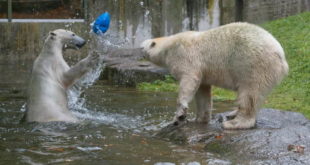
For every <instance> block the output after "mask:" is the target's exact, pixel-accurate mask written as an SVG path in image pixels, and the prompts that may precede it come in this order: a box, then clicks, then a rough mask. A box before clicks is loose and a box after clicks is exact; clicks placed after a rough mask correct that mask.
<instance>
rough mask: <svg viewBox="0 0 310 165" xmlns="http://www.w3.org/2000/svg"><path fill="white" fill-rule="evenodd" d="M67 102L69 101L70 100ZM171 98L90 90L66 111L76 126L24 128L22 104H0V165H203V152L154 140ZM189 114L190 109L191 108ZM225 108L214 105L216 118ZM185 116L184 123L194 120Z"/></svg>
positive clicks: (171, 108)
mask: <svg viewBox="0 0 310 165" xmlns="http://www.w3.org/2000/svg"><path fill="white" fill-rule="evenodd" d="M71 99H72V98H71ZM175 101H176V94H175V93H158V92H157V93H154V92H138V91H136V90H135V89H131V88H119V87H118V88H116V87H112V86H107V85H102V84H100V85H94V86H92V87H90V88H89V89H87V90H86V92H85V93H83V94H82V97H80V98H78V99H77V100H76V101H75V104H74V105H71V109H72V108H73V109H72V111H73V113H74V114H75V115H76V116H78V117H79V118H80V119H81V122H80V123H76V124H72V123H71V124H70V123H64V122H51V123H24V124H20V123H19V120H20V119H21V118H22V116H23V112H22V111H23V108H21V107H22V106H23V105H24V103H25V100H23V99H15V100H14V99H9V100H7V101H2V102H1V103H0V116H1V118H0V155H1V161H0V164H115V165H119V164H126V165H127V164H156V163H157V164H164V163H165V162H166V164H167V163H168V164H169V162H170V163H172V164H191V165H196V164H206V162H208V161H211V160H212V161H214V160H217V159H221V158H220V156H219V155H216V154H212V153H208V152H205V151H204V150H203V146H189V145H184V144H178V143H175V142H171V141H167V140H164V139H159V138H156V137H154V136H153V135H154V133H156V132H157V131H158V130H160V129H161V128H163V127H164V126H166V125H167V124H169V122H170V120H171V119H172V117H173V114H174V111H175ZM191 107H192V108H191V109H192V111H193V110H194V109H195V107H194V106H191ZM231 107H232V104H231V103H215V108H216V109H217V112H219V111H221V110H227V109H231ZM192 111H191V112H190V118H193V117H194V114H193V112H192Z"/></svg>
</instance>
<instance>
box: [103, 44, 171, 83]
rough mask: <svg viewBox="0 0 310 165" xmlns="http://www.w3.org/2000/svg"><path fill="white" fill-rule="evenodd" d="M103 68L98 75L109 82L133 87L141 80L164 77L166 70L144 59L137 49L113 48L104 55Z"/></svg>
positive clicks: (146, 80) (150, 80) (147, 80)
mask: <svg viewBox="0 0 310 165" xmlns="http://www.w3.org/2000/svg"><path fill="white" fill-rule="evenodd" d="M104 63H105V66H106V67H105V70H104V71H103V72H102V75H101V77H100V79H101V80H107V81H108V82H109V83H111V84H115V85H123V86H130V87H135V86H136V85H137V84H138V83H141V82H152V81H154V80H158V79H161V80H162V79H164V77H165V75H167V74H168V71H167V70H166V69H164V68H161V67H159V66H156V65H154V64H152V63H151V62H148V61H144V60H143V57H142V53H141V52H140V50H139V49H122V50H115V51H113V52H111V53H109V54H108V55H107V56H104Z"/></svg>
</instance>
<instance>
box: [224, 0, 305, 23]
mask: <svg viewBox="0 0 310 165" xmlns="http://www.w3.org/2000/svg"><path fill="white" fill-rule="evenodd" d="M220 7H221V24H227V23H230V22H235V21H245V22H250V23H255V24H260V23H264V22H267V21H271V20H275V19H279V18H283V17H287V16H291V15H296V14H298V13H302V12H306V11H310V0H221V2H220Z"/></svg>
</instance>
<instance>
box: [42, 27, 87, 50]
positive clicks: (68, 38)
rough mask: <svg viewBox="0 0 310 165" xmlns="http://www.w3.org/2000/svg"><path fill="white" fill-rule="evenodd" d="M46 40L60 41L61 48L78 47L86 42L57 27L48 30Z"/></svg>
mask: <svg viewBox="0 0 310 165" xmlns="http://www.w3.org/2000/svg"><path fill="white" fill-rule="evenodd" d="M47 40H52V41H55V42H58V43H60V45H61V46H62V48H63V49H79V48H81V47H83V46H84V45H85V43H86V41H85V40H84V39H83V38H81V37H80V36H78V35H76V34H75V33H73V32H71V31H68V30H64V29H57V30H54V31H52V32H50V33H49V37H48V38H47Z"/></svg>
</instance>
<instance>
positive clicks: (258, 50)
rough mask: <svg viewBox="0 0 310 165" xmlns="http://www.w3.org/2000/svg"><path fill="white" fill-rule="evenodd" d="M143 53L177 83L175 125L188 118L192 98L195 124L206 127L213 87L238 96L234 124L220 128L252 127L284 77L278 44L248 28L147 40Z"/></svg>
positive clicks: (284, 64) (227, 27) (233, 26)
mask: <svg viewBox="0 0 310 165" xmlns="http://www.w3.org/2000/svg"><path fill="white" fill-rule="evenodd" d="M151 45H153V46H151ZM141 47H142V48H143V50H144V51H145V52H146V54H147V55H146V57H147V58H148V59H149V60H150V61H152V62H154V63H156V64H157V65H160V66H163V67H166V68H168V69H169V71H170V72H171V74H172V75H173V76H174V77H175V78H176V79H177V80H179V81H180V91H179V96H178V100H177V104H178V106H177V112H176V116H175V120H176V122H178V121H180V119H182V118H184V116H186V109H187V108H188V103H189V102H190V101H191V100H192V99H193V97H195V98H196V102H197V117H196V120H197V121H200V122H208V121H209V119H210V115H211V109H212V101H211V93H210V92H211V85H215V86H218V87H222V88H226V89H230V90H233V91H236V92H237V93H238V100H237V103H238V105H239V107H238V111H237V113H236V118H235V119H233V120H231V121H226V122H224V124H223V126H224V128H227V129H239V128H240V129H242V128H250V127H253V126H254V124H255V117H256V113H255V112H256V110H257V109H258V108H259V107H260V105H261V103H262V102H263V101H264V98H265V97H266V95H267V94H268V93H269V92H270V91H271V89H272V88H273V87H274V86H275V85H277V84H279V83H280V82H281V80H282V79H283V78H284V77H285V76H286V75H287V74H288V65H287V62H286V60H285V55H284V51H283V49H282V47H281V45H280V44H279V42H278V41H277V40H276V39H275V38H274V37H273V36H272V35H271V34H270V33H268V32H267V31H265V30H264V29H262V28H260V27H258V26H256V25H252V24H248V23H232V24H228V25H224V26H221V27H219V28H215V29H211V30H208V31H204V32H192V31H189V32H183V33H179V34H176V35H172V36H169V37H162V38H155V39H151V40H146V41H144V42H143V43H142V44H141Z"/></svg>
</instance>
